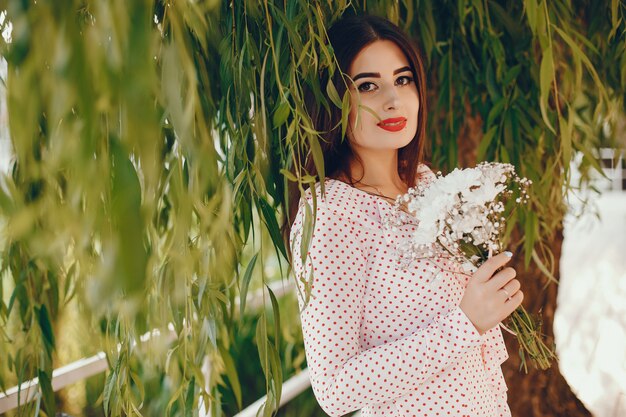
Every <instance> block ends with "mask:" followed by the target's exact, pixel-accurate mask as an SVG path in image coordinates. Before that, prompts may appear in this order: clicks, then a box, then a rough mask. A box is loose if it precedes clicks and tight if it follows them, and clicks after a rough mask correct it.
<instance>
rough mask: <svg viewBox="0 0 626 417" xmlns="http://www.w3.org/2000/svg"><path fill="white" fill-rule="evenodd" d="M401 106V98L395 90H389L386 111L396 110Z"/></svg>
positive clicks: (386, 97)
mask: <svg viewBox="0 0 626 417" xmlns="http://www.w3.org/2000/svg"><path fill="white" fill-rule="evenodd" d="M399 106H400V97H399V96H398V92H397V91H396V89H395V88H393V87H392V88H388V89H387V91H386V92H385V103H384V109H385V110H396V109H398V107H399Z"/></svg>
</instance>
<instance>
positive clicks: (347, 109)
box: [340, 91, 350, 138]
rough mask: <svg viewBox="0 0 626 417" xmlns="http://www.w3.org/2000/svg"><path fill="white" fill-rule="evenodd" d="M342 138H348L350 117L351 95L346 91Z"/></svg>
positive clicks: (342, 117) (342, 113)
mask: <svg viewBox="0 0 626 417" xmlns="http://www.w3.org/2000/svg"><path fill="white" fill-rule="evenodd" d="M340 107H341V137H342V138H345V137H346V129H347V128H348V116H349V115H350V93H349V92H348V91H346V93H345V94H344V95H343V101H342V103H341V106H340Z"/></svg>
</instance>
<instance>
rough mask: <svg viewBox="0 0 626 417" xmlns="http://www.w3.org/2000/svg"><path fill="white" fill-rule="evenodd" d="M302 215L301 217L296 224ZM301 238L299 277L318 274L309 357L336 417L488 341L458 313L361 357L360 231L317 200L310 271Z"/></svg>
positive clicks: (319, 391) (304, 315) (306, 314)
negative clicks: (302, 262)
mask: <svg viewBox="0 0 626 417" xmlns="http://www.w3.org/2000/svg"><path fill="white" fill-rule="evenodd" d="M303 213H304V210H300V211H299V213H298V217H297V218H296V222H298V221H302V218H301V217H300V216H302V214H303ZM301 235H302V233H295V234H294V236H293V239H292V248H293V259H294V264H293V268H294V272H295V273H296V277H297V278H299V277H301V276H304V277H308V276H309V273H310V271H311V268H313V286H312V290H311V298H310V300H309V302H308V304H307V306H306V308H305V309H304V310H303V311H302V312H301V320H302V329H303V335H304V343H305V351H306V356H307V363H308V366H309V370H310V375H311V383H312V387H313V391H314V393H315V396H316V398H317V400H318V402H319V404H320V406H321V407H322V409H323V410H324V411H325V412H326V413H328V414H329V415H330V416H340V415H343V414H345V413H348V412H350V411H354V410H358V409H361V408H363V407H366V406H368V405H373V404H378V403H381V402H385V401H388V400H391V399H393V398H397V397H401V396H403V395H405V394H407V393H408V392H410V391H412V390H414V389H416V388H417V387H418V386H419V385H420V384H422V383H424V381H426V380H427V379H428V378H430V377H432V376H433V375H435V374H436V373H438V372H439V371H441V370H442V369H444V368H446V367H447V366H450V365H454V364H455V363H456V362H458V360H459V359H460V358H461V357H462V356H463V355H464V354H465V353H466V352H467V351H468V350H469V349H471V348H472V347H474V346H478V345H480V344H481V343H482V338H481V336H480V334H479V333H478V331H477V330H476V328H475V327H474V325H473V324H472V323H471V322H470V320H469V319H468V318H467V316H466V315H465V314H464V313H463V311H462V310H461V309H460V308H459V307H456V308H454V309H453V310H451V311H450V312H449V313H448V314H447V315H445V316H442V317H440V318H439V319H438V320H435V321H434V322H433V323H431V324H430V325H429V326H428V327H426V328H423V329H420V330H419V331H416V332H415V333H413V334H411V335H410V336H407V337H405V338H402V339H399V340H396V341H394V342H391V343H387V344H383V345H379V346H376V347H374V348H371V349H368V350H365V351H361V349H360V348H359V333H360V326H361V318H362V308H363V297H364V295H365V286H366V279H365V274H366V271H365V268H366V258H365V255H364V251H363V250H362V248H361V243H360V239H359V231H358V228H357V227H356V226H355V225H354V224H353V223H352V222H350V221H349V220H347V219H345V218H344V216H342V215H340V214H338V213H337V212H336V211H334V210H331V209H329V208H328V207H327V206H326V205H325V203H323V202H321V201H320V200H319V199H318V210H317V220H316V225H315V230H314V232H313V238H312V242H311V247H310V250H309V254H308V257H307V260H306V262H305V266H304V267H303V266H302V264H301V261H300V237H301ZM298 281H299V279H298ZM299 283H300V281H299ZM300 285H302V284H301V283H300ZM301 289H302V291H304V288H303V287H302V288H301ZM299 301H300V306H301V308H302V306H303V302H302V299H301V298H299Z"/></svg>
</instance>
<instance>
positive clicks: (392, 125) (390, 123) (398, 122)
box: [378, 117, 406, 132]
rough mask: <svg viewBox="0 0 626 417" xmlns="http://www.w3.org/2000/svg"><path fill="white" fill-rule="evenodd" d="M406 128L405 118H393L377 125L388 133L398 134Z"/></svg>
mask: <svg viewBox="0 0 626 417" xmlns="http://www.w3.org/2000/svg"><path fill="white" fill-rule="evenodd" d="M405 126H406V117H394V118H392V119H385V120H383V121H381V122H380V123H378V127H380V128H382V129H385V130H387V131H389V132H398V131H400V130H402V129H404V127H405Z"/></svg>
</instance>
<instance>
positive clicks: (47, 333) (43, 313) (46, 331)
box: [36, 304, 55, 358]
mask: <svg viewBox="0 0 626 417" xmlns="http://www.w3.org/2000/svg"><path fill="white" fill-rule="evenodd" d="M36 311H37V317H38V322H39V327H40V328H41V335H42V336H43V340H44V344H45V346H46V352H47V353H48V357H50V358H51V357H52V352H53V351H54V345H55V341H54V332H53V331H52V323H51V321H50V315H49V314H48V308H47V307H46V305H45V304H44V305H42V306H41V307H40V308H36Z"/></svg>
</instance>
